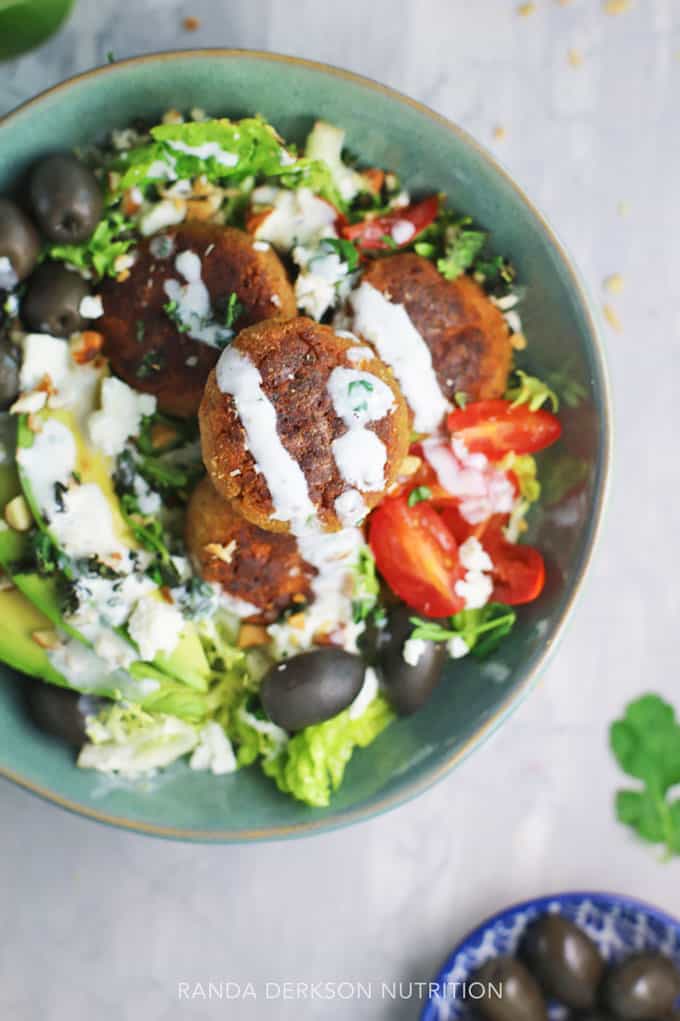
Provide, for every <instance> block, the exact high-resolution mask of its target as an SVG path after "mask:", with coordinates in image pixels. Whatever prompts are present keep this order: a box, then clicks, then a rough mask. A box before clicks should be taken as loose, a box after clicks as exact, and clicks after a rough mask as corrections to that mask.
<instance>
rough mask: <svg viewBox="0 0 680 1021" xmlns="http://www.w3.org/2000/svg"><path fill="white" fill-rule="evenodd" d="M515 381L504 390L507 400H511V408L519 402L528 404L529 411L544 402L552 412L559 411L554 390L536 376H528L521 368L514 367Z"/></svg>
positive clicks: (558, 403) (537, 407)
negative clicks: (549, 406) (550, 407)
mask: <svg viewBox="0 0 680 1021" xmlns="http://www.w3.org/2000/svg"><path fill="white" fill-rule="evenodd" d="M514 375H515V376H516V382H515V384H514V385H513V386H510V387H509V388H508V389H507V390H506V392H505V397H506V399H507V400H509V401H512V406H513V408H516V407H518V405H520V404H528V406H529V411H538V409H539V408H540V407H542V406H543V405H544V404H545V403H546V402H547V403H548V404H550V405H551V406H552V410H553V411H554V412H557V411H559V407H560V402H559V399H558V397H557V394H556V393H555V391H554V390H551V389H550V387H549V386H548V384H547V383H544V382H543V380H542V379H538V377H537V376H529V375H528V374H527V373H526V372H522V370H521V369H515V373H514Z"/></svg>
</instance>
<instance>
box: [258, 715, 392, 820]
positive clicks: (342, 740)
mask: <svg viewBox="0 0 680 1021" xmlns="http://www.w3.org/2000/svg"><path fill="white" fill-rule="evenodd" d="M393 718H394V711H393V710H392V708H391V706H390V705H389V703H388V702H387V700H386V699H385V698H384V696H382V695H376V697H375V698H374V699H373V701H372V702H371V703H369V705H368V707H367V708H366V710H365V712H363V713H362V715H361V716H359V717H358V718H357V719H352V717H351V716H350V711H349V710H348V709H345V710H344V711H343V712H341V713H339V714H338V715H337V716H334V717H333V718H332V719H330V720H325V721H324V722H323V723H317V724H315V725H314V726H311V727H305V729H304V730H301V731H300V732H299V733H298V734H295V735H294V736H293V737H292V738H291V739H290V740H289V741H288V742H286V744H282V745H281V747H280V748H279V750H278V752H275V753H274V754H269V755H268V756H265V757H264V758H263V759H262V769H263V770H264V772H265V773H266V774H267V776H270V777H271V778H272V779H273V780H274V781H275V783H276V784H277V786H278V788H279V790H281V791H283V793H284V794H291V795H292V796H293V797H294V798H297V799H298V800H299V801H304V802H305V803H306V804H308V805H313V806H315V807H318V808H323V807H325V806H326V805H328V804H329V801H330V797H331V794H332V793H333V791H336V790H337V789H338V787H339V786H340V784H341V782H342V778H343V776H344V773H345V767H346V766H347V763H348V762H349V760H350V758H351V757H352V752H353V751H354V749H355V748H365V747H366V746H367V745H369V744H371V742H372V741H374V740H375V739H376V737H378V735H379V734H380V733H381V732H382V731H383V730H384V729H385V727H386V726H387V725H388V723H390V722H391V720H392V719H393Z"/></svg>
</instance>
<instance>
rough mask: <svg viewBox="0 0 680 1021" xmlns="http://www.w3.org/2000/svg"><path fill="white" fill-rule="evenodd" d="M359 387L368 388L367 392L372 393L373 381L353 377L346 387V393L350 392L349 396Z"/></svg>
mask: <svg viewBox="0 0 680 1021" xmlns="http://www.w3.org/2000/svg"><path fill="white" fill-rule="evenodd" d="M359 388H362V389H364V390H368V392H369V393H372V392H373V390H374V389H375V387H374V386H373V383H371V382H370V380H368V379H353V380H352V382H351V383H350V384H349V386H348V387H347V393H348V394H350V396H351V395H352V394H353V393H354V391H355V390H358V389H359Z"/></svg>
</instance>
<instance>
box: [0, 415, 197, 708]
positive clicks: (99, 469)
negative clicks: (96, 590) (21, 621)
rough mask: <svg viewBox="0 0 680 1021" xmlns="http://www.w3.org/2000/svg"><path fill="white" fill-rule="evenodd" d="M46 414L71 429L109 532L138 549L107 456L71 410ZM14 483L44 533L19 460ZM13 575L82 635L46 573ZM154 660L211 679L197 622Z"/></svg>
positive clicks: (166, 669)
mask: <svg viewBox="0 0 680 1021" xmlns="http://www.w3.org/2000/svg"><path fill="white" fill-rule="evenodd" d="M50 415H52V416H54V417H56V418H58V420H59V421H60V422H62V423H63V424H64V425H66V426H67V427H68V428H69V429H70V430H71V432H72V433H73V436H74V437H75V440H76V449H77V463H76V470H77V471H78V474H79V477H80V479H81V481H82V482H83V483H86V482H90V483H95V484H96V485H98V486H99V488H100V489H101V491H102V492H103V494H104V496H105V498H106V501H107V503H108V504H109V506H110V508H111V512H112V515H113V522H114V532H115V533H116V536H117V538H118V539H120V541H121V542H122V543H123V544H124V545H126V546H127V547H128V548H129V549H131V550H134V549H138V548H139V547H138V544H137V543H136V541H135V539H134V537H133V536H132V534H131V533H130V530H129V529H128V527H127V525H126V523H125V520H124V518H123V516H122V514H121V512H120V507H119V505H118V498H117V496H116V493H115V490H114V488H113V482H112V475H113V465H112V462H111V459H110V458H109V457H107V456H106V455H104V454H102V453H101V452H99V451H96V450H92V449H91V448H90V447H89V446H88V445H87V443H86V442H85V439H84V437H83V434H82V431H81V430H80V428H79V426H78V422H77V419H76V417H75V416H74V415H73V414H72V413H71V412H68V411H64V410H58V411H51V410H50V411H44V412H42V413H41V416H40V417H41V418H47V417H48V416H50ZM33 439H34V433H33V432H32V430H31V429H29V427H28V420H27V418H26V416H23V415H22V416H21V417H20V421H19V425H18V430H17V442H18V446H19V447H20V448H21V447H30V446H31V444H32V443H33ZM15 474H16V473H15ZM18 484H19V485H20V486H21V492H23V495H24V497H25V499H26V502H27V503H28V505H29V507H30V509H31V512H32V513H33V516H34V518H35V520H36V523H37V524H38V526H39V527H40V528H41V529H43V530H44V531H46V532H48V533H49V527H48V525H47V523H46V521H45V519H44V518H43V516H42V514H41V510H40V507H39V506H38V505H37V502H36V500H35V496H34V493H33V487H32V485H31V480H30V478H29V477H28V475H27V473H26V472H25V471H22V469H21V466H20V465H19V470H18ZM13 559H15V560H16V559H19V558H18V557H16V556H15V557H14V558H13ZM0 562H2V563H5V559H4V555H3V549H2V537H0ZM15 581H16V584H17V586H18V587H20V588H21V590H22V591H23V592H25V593H26V595H27V596H28V597H29V598H30V599H32V600H33V601H34V602H36V604H37V605H38V606H39V607H40V609H41V610H42V611H43V612H44V613H45V614H46V615H47V616H48V617H49V618H50V619H51V620H52V621H53V622H55V623H59V626H60V627H62V628H63V629H64V630H66V631H67V632H68V633H70V634H72V635H73V636H74V637H76V638H79V639H80V640H81V641H86V640H85V639H84V638H83V636H82V635H80V634H79V633H78V632H77V631H75V630H74V629H73V628H71V627H69V626H68V625H66V624H65V623H64V622H63V620H62V619H61V614H60V611H59V604H58V600H57V598H56V585H55V583H54V582H52V581H51V580H50V579H45V578H40V577H39V576H38V575H35V574H30V575H26V574H24V575H18V576H15ZM86 644H87V643H86ZM153 663H154V665H155V666H156V667H157V668H158V669H159V670H160V671H161V672H162V673H164V674H167V675H169V676H170V677H174V678H175V679H176V680H178V681H181V682H182V683H183V684H186V685H189V686H190V687H193V688H196V689H197V690H199V691H206V690H207V688H208V685H209V683H210V665H209V663H208V660H207V657H206V655H205V652H204V650H203V645H202V644H201V641H200V639H199V637H198V633H197V631H196V628H195V627H194V626H193V624H191V623H190V622H187V624H186V627H185V628H184V630H183V632H182V634H181V636H180V639H179V641H178V643H177V645H176V646H175V648H174V649H173V651H172V652H171V653H159V654H158V656H156V657H155V659H154V661H153Z"/></svg>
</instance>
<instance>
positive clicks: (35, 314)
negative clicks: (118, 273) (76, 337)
mask: <svg viewBox="0 0 680 1021" xmlns="http://www.w3.org/2000/svg"><path fill="white" fill-rule="evenodd" d="M89 293H90V288H89V286H88V284H87V282H86V281H85V280H83V278H82V277H81V276H78V274H77V273H74V272H73V270H70V269H67V268H66V266H64V265H63V264H62V263H60V262H44V263H43V264H42V266H39V267H38V269H37V270H36V271H35V273H34V274H33V276H32V277H31V279H30V281H29V283H28V290H27V292H26V296H25V298H24V300H23V302H22V304H21V317H22V319H23V320H24V322H25V323H26V325H27V326H28V327H30V329H32V330H36V331H37V332H39V333H51V334H52V335H53V336H55V337H68V336H69V335H70V334H71V333H75V332H76V330H80V329H82V328H83V326H84V325H85V320H84V319H83V317H82V316H81V314H80V303H81V301H82V300H83V298H84V297H85V296H86V295H87V294H89Z"/></svg>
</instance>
